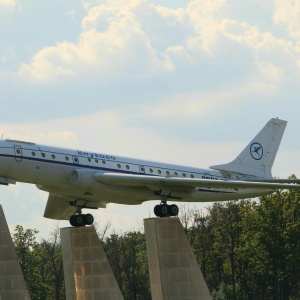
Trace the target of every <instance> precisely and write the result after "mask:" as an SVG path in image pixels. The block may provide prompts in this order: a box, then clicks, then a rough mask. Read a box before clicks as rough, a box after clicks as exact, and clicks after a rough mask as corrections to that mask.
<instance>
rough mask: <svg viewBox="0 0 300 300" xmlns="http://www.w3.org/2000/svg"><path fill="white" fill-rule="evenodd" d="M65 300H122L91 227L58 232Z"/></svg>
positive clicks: (63, 229)
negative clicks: (61, 254) (60, 245)
mask: <svg viewBox="0 0 300 300" xmlns="http://www.w3.org/2000/svg"><path fill="white" fill-rule="evenodd" d="M60 234H61V242H62V253H63V264H64V276H65V286H66V298H67V300H101V299H103V300H121V299H122V300H123V299H124V298H123V296H122V294H121V291H120V289H119V286H118V283H117V281H116V279H115V277H114V274H113V272H112V269H111V266H110V264H109V262H108V260H107V257H106V255H105V252H104V250H103V247H102V244H101V242H100V240H99V237H98V235H97V233H96V230H95V228H94V227H77V228H76V227H73V228H71V227H70V228H62V229H61V230H60Z"/></svg>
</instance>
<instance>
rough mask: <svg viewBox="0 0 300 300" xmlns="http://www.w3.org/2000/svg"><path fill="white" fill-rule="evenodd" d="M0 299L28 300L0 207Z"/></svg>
mask: <svg viewBox="0 0 300 300" xmlns="http://www.w3.org/2000/svg"><path fill="white" fill-rule="evenodd" d="M0 299H2V300H30V297H29V293H28V290H27V287H26V283H25V280H24V277H23V274H22V270H21V266H20V263H19V260H18V257H17V253H16V250H15V246H14V244H13V242H12V239H11V236H10V232H9V228H8V226H7V222H6V219H5V216H4V212H3V209H2V206H1V205H0Z"/></svg>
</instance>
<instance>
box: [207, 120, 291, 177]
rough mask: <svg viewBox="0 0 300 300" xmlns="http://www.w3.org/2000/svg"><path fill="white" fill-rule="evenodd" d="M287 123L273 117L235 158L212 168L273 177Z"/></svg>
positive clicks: (245, 174) (241, 175) (235, 173)
mask: <svg viewBox="0 0 300 300" xmlns="http://www.w3.org/2000/svg"><path fill="white" fill-rule="evenodd" d="M286 124H287V122H286V121H284V120H280V119H278V118H277V119H271V120H270V121H269V122H268V123H267V124H266V125H265V126H264V127H263V129H262V130H261V131H260V132H259V133H258V134H257V135H256V136H255V138H254V139H253V140H252V141H251V142H250V143H249V144H248V145H247V147H246V148H245V149H244V150H243V151H242V152H241V153H240V154H239V155H238V157H237V158H236V159H235V160H233V161H232V162H230V163H228V164H223V165H215V166H211V167H210V168H211V169H215V170H219V171H223V172H225V173H227V174H228V175H236V176H238V177H244V178H245V177H246V178H247V177H252V176H254V177H257V178H261V179H270V178H272V173H271V169H272V166H273V163H274V160H275V156H276V154H277V150H278V148H279V145H280V142H281V139H282V136H283V133H284V130H285V127H286ZM232 173H233V174H232Z"/></svg>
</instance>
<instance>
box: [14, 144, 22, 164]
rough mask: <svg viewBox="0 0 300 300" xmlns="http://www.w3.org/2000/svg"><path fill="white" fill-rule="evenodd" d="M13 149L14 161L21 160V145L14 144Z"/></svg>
mask: <svg viewBox="0 0 300 300" xmlns="http://www.w3.org/2000/svg"><path fill="white" fill-rule="evenodd" d="M14 150H15V159H16V161H19V162H20V161H22V159H23V152H22V147H21V146H14Z"/></svg>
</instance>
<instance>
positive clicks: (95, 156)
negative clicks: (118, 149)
mask: <svg viewBox="0 0 300 300" xmlns="http://www.w3.org/2000/svg"><path fill="white" fill-rule="evenodd" d="M77 153H78V155H80V156H86V157H89V158H100V159H110V160H116V157H115V156H111V155H104V154H98V153H91V152H85V151H78V150H77Z"/></svg>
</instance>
